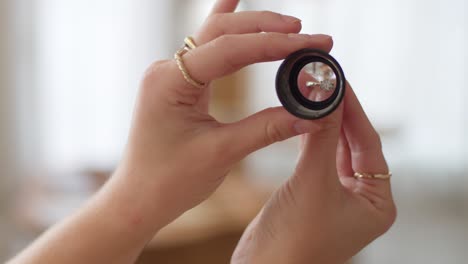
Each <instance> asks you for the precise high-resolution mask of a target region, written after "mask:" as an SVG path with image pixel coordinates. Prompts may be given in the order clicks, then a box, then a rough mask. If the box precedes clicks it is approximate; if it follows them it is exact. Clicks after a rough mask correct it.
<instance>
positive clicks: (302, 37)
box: [288, 33, 311, 40]
mask: <svg viewBox="0 0 468 264" xmlns="http://www.w3.org/2000/svg"><path fill="white" fill-rule="evenodd" d="M288 38H290V39H295V40H309V39H310V38H311V35H309V34H294V33H289V34H288Z"/></svg>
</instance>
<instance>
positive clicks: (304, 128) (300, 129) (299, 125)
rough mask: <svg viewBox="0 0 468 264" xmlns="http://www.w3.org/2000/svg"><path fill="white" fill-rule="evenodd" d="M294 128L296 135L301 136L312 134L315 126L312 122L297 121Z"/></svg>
mask: <svg viewBox="0 0 468 264" xmlns="http://www.w3.org/2000/svg"><path fill="white" fill-rule="evenodd" d="M293 127H294V130H295V131H296V133H297V134H299V135H301V134H305V133H309V132H312V130H313V129H314V127H315V124H314V122H312V121H310V120H298V121H296V123H294V125H293Z"/></svg>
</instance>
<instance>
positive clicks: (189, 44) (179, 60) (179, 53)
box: [174, 37, 206, 89]
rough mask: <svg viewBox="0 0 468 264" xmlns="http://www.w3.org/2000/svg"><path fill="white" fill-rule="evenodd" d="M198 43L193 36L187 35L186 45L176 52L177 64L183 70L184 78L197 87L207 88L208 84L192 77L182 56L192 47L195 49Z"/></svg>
mask: <svg viewBox="0 0 468 264" xmlns="http://www.w3.org/2000/svg"><path fill="white" fill-rule="evenodd" d="M196 47H197V45H196V44H195V41H194V40H193V38H192V37H186V38H185V39H184V46H183V47H182V48H180V49H179V50H178V51H177V52H176V53H175V54H174V59H175V61H176V63H177V66H178V67H179V70H180V71H181V72H182V75H183V76H184V79H185V80H186V81H187V82H188V83H190V84H191V85H193V86H195V87H197V88H200V89H202V88H205V86H206V84H205V83H202V82H199V81H196V80H195V79H193V78H192V76H191V75H190V73H189V72H188V70H187V68H186V67H185V64H184V60H183V58H182V56H183V55H184V54H185V53H187V52H189V51H190V50H192V49H195V48H196Z"/></svg>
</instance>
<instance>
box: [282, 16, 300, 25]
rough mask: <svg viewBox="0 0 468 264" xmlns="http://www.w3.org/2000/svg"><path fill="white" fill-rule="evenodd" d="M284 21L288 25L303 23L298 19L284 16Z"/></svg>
mask: <svg viewBox="0 0 468 264" xmlns="http://www.w3.org/2000/svg"><path fill="white" fill-rule="evenodd" d="M283 21H284V22H286V23H301V20H300V19H299V18H297V17H293V16H286V15H283Z"/></svg>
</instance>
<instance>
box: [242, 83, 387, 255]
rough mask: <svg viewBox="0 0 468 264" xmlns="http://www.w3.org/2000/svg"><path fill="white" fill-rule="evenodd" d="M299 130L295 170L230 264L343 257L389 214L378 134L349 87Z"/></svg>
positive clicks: (382, 226)
mask: <svg viewBox="0 0 468 264" xmlns="http://www.w3.org/2000/svg"><path fill="white" fill-rule="evenodd" d="M314 122H315V124H316V129H315V131H313V132H311V133H309V134H307V135H304V136H303V144H302V153H301V156H300V159H299V162H298V164H297V167H296V171H295V172H294V174H293V176H292V177H291V178H289V179H288V181H287V182H286V183H285V184H284V185H283V186H282V187H281V188H280V189H279V190H278V191H276V192H275V193H274V195H273V196H272V197H271V199H270V200H269V201H268V202H267V204H266V205H265V207H264V208H263V210H262V211H261V212H260V213H259V215H258V216H257V217H256V218H255V219H254V221H252V223H251V224H250V226H249V227H248V228H247V230H246V232H245V233H244V235H243V237H242V239H241V241H240V242H239V245H238V247H237V249H236V252H235V253H234V256H233V263H321V264H322V263H344V262H345V261H346V260H348V259H349V258H351V257H352V256H353V255H355V254H356V253H357V252H358V251H360V250H361V249H362V248H364V247H365V246H366V245H367V244H369V243H370V242H371V241H372V240H374V239H375V238H377V237H378V236H380V235H382V234H383V233H385V232H386V231H387V230H388V229H389V228H390V226H391V225H392V224H393V222H394V220H395V217H396V209H395V204H394V202H393V198H392V193H391V189H390V181H389V180H382V179H356V178H354V177H353V175H354V172H361V173H362V172H366V173H388V167H387V164H386V162H385V159H384V156H383V154H382V149H381V143H380V139H379V135H378V134H377V132H376V131H375V130H374V128H373V127H372V125H371V123H370V122H369V120H368V118H367V117H366V114H365V113H364V111H363V109H362V107H361V105H360V104H359V102H358V99H357V98H356V96H355V94H354V92H353V90H352V89H351V87H349V86H348V87H347V90H346V96H345V100H344V105H343V104H342V105H341V106H340V107H339V108H338V109H337V110H336V111H335V112H334V113H333V114H331V115H330V116H328V117H326V118H324V119H321V120H318V121H314Z"/></svg>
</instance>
